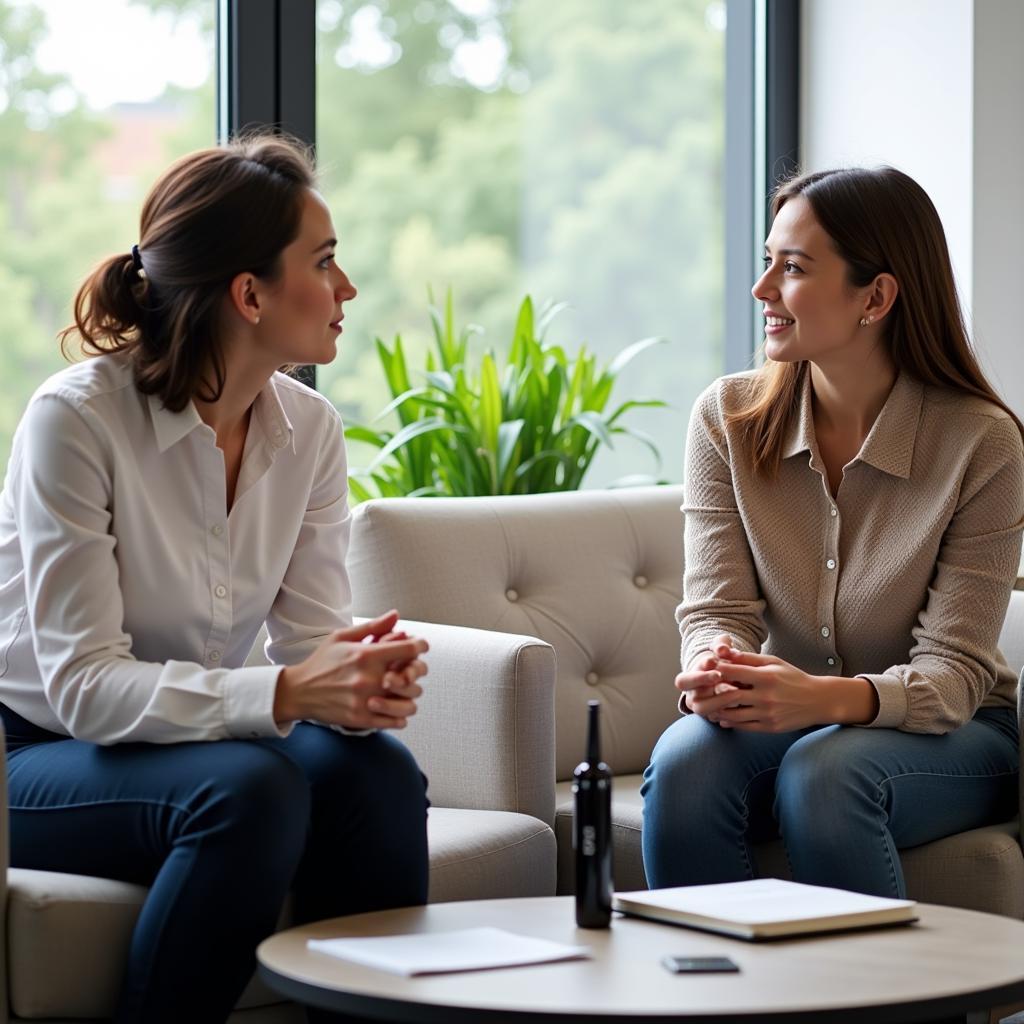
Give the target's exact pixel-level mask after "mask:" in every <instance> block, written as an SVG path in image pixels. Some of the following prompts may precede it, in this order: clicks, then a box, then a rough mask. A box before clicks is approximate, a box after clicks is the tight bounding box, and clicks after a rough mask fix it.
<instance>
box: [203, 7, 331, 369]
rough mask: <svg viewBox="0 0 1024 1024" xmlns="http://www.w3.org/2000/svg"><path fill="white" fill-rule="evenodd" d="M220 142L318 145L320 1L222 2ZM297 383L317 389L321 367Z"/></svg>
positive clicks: (219, 23)
mask: <svg viewBox="0 0 1024 1024" xmlns="http://www.w3.org/2000/svg"><path fill="white" fill-rule="evenodd" d="M217 90H218V94H217V138H218V139H219V140H221V141H222V142H223V141H225V140H227V139H229V138H232V137H233V136H235V135H237V134H238V133H239V132H241V131H244V130H246V129H253V128H261V127H273V128H277V129H279V130H280V131H283V132H287V133H288V134H289V135H294V136H295V137H296V138H298V139H301V140H302V141H303V142H305V143H308V144H309V145H310V146H315V145H316V0H219V3H218V7H217ZM296 375H297V376H298V378H299V379H300V380H301V381H302V382H303V383H305V384H308V385H310V387H316V367H314V366H302V367H300V368H299V370H298V371H297V374H296Z"/></svg>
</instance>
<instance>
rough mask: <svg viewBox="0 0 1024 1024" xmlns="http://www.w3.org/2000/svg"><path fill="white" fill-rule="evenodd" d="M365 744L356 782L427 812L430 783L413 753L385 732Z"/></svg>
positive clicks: (379, 733)
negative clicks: (428, 784) (361, 782)
mask: <svg viewBox="0 0 1024 1024" xmlns="http://www.w3.org/2000/svg"><path fill="white" fill-rule="evenodd" d="M362 743H363V744H364V745H365V746H364V748H363V749H362V751H361V752H362V753H363V754H364V756H362V757H360V758H358V759H357V761H356V764H357V765H358V767H357V768H356V771H355V776H356V780H357V781H363V782H364V784H365V786H366V787H367V788H368V789H369V790H370V791H371V792H374V793H379V792H386V793H387V794H388V797H389V800H395V799H397V800H400V801H402V802H403V803H408V804H411V805H412V807H413V808H422V809H423V810H425V809H426V791H427V780H426V777H425V776H424V774H423V772H422V771H421V770H420V766H419V765H418V764H417V763H416V758H415V757H414V756H413V754H412V751H411V750H409V748H408V747H407V746H406V745H405V744H404V743H402V742H401V741H400V740H398V739H396V738H395V737H394V736H390V735H388V734H387V733H384V732H378V733H374V734H373V735H372V736H368V737H366V738H365V739H364V740H363V741H362Z"/></svg>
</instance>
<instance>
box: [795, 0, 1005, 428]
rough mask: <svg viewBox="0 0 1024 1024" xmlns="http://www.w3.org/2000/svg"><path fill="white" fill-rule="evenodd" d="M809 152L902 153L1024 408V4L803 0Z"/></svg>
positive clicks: (822, 158) (855, 157)
mask: <svg viewBox="0 0 1024 1024" xmlns="http://www.w3.org/2000/svg"><path fill="white" fill-rule="evenodd" d="M802 18H803V22H802V39H801V124H800V129H801V140H802V145H803V153H802V162H803V166H804V168H805V169H807V170H820V169H823V168H826V167H834V166H839V165H848V164H861V165H867V166H872V165H876V164H880V163H887V164H892V165H893V166H895V167H898V168H900V170H903V171H906V172H907V173H908V174H910V175H911V176H912V177H914V178H916V179H917V180H918V181H919V182H920V183H921V185H922V186H923V187H924V188H925V189H926V191H927V192H928V194H929V195H930V196H931V197H932V200H933V202H934V203H935V205H936V207H937V209H938V211H939V214H940V216H941V217H942V222H943V224H944V225H945V228H946V236H947V239H948V241H949V247H950V255H951V256H952V259H953V268H954V271H955V273H956V276H957V284H958V286H959V288H960V294H961V299H962V300H963V303H964V307H965V310H966V312H967V314H968V317H969V319H970V321H971V322H972V323H973V329H974V337H975V342H976V344H977V347H978V350H979V353H980V355H981V358H982V361H983V362H984V364H985V366H986V369H987V370H988V372H989V373H990V374H991V376H992V378H993V383H995V384H996V385H997V387H998V388H999V389H1000V391H1001V392H1002V394H1003V395H1004V397H1005V398H1006V399H1007V400H1008V401H1009V402H1010V404H1011V405H1012V406H1013V407H1014V408H1015V409H1016V410H1018V411H1020V412H1024V351H1022V350H1021V349H1022V346H1021V344H1020V342H1019V341H1018V338H1017V336H1018V333H1019V328H1018V326H1017V322H1018V321H1019V319H1020V314H1019V311H1013V314H1014V315H1011V303H1014V302H1016V303H1018V304H1019V302H1020V298H1024V284H1022V283H1021V282H1020V281H1019V280H1018V279H1019V277H1020V271H1019V269H1018V267H1019V266H1021V265H1022V264H1024V252H1021V248H1022V246H1024V117H1022V115H1021V113H1020V110H1021V103H1022V101H1024V3H1021V2H1020V0H856V2H851V0H804V3H803V4H802Z"/></svg>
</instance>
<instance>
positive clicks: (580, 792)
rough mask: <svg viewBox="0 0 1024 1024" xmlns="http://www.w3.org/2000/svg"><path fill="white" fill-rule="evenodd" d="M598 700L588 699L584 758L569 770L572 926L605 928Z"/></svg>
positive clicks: (608, 784)
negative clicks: (573, 863) (573, 856)
mask: <svg viewBox="0 0 1024 1024" xmlns="http://www.w3.org/2000/svg"><path fill="white" fill-rule="evenodd" d="M600 709H601V705H600V702H599V701H596V700H591V701H587V715H588V718H587V759H586V760H585V761H583V762H582V763H581V764H579V765H577V766H576V770H575V771H574V772H573V773H572V776H573V783H572V792H573V797H574V800H575V804H574V808H573V818H572V845H573V849H574V850H575V851H576V924H577V925H578V926H579V927H580V928H607V927H608V924H609V922H610V921H611V917H612V773H611V771H610V770H609V768H608V765H606V764H605V763H604V761H602V760H601V737H600V734H599V719H598V715H599V713H600Z"/></svg>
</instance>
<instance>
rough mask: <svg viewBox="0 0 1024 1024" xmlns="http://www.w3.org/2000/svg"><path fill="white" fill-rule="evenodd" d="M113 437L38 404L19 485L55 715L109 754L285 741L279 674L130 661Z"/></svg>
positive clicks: (33, 614)
mask: <svg viewBox="0 0 1024 1024" xmlns="http://www.w3.org/2000/svg"><path fill="white" fill-rule="evenodd" d="M104 433H105V430H104V427H103V425H102V424H101V423H99V422H98V420H97V419H96V416H95V413H93V412H92V411H91V410H90V409H88V408H87V407H83V406H80V405H77V404H73V403H72V401H70V400H66V399H65V398H63V397H61V396H59V395H56V394H48V395H43V396H39V397H37V398H36V399H34V400H33V401H32V403H31V404H30V405H29V408H28V410H27V411H26V413H25V417H24V419H23V421H22V424H21V427H20V430H19V434H20V443H19V446H18V447H19V451H18V453H17V464H16V465H15V466H14V467H13V471H12V473H11V475H10V480H11V492H12V493H11V497H12V504H13V507H14V512H15V516H16V520H17V524H18V536H19V543H20V546H21V553H22V558H23V560H24V566H25V592H26V599H27V606H28V613H27V614H28V621H29V624H30V627H31V630H32V642H33V647H34V651H35V655H36V660H37V662H38V665H39V670H40V674H41V677H42V682H43V689H44V693H45V695H46V699H47V701H48V703H49V704H50V706H51V708H52V709H53V711H54V714H55V715H56V716H57V718H58V720H59V721H60V722H61V724H62V725H63V726H64V728H65V729H67V731H68V732H69V733H70V735H72V736H74V737H76V738H78V739H84V740H89V741H91V742H93V743H100V744H112V743H123V742H127V741H146V742H150V743H176V742H181V741H185V740H216V739H225V738H229V737H235V738H245V737H256V736H276V735H282V732H281V730H279V729H278V727H277V725H276V723H275V722H274V719H273V698H274V689H275V687H276V685H277V676H278V674H279V672H280V669H278V668H274V667H254V668H236V669H213V670H208V669H205V668H204V667H203V666H202V665H199V664H198V663H194V662H185V661H168V662H165V663H153V662H142V661H139V660H137V659H136V658H135V657H134V656H133V655H132V639H131V637H130V636H129V635H128V634H127V633H126V632H125V631H124V600H123V597H122V592H121V582H120V570H119V567H118V561H117V559H116V557H115V548H116V546H117V536H116V531H115V528H114V522H113V515H112V512H111V507H112V478H113V477H112V474H113V463H112V457H111V455H110V448H109V446H108V445H105V444H104V442H103V440H102V438H103V436H104Z"/></svg>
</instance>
